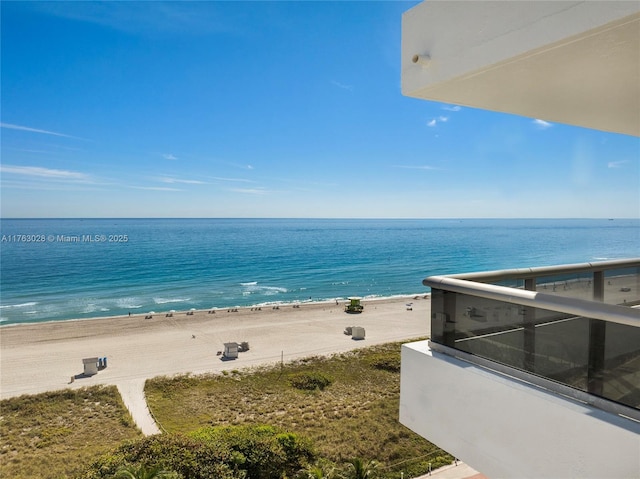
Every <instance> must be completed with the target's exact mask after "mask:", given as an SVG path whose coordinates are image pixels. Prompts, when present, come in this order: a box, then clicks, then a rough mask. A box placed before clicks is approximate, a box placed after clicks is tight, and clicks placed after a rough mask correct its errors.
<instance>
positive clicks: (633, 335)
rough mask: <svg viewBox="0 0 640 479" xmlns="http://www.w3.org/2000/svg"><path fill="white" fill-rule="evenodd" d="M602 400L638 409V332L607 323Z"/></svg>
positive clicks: (639, 366) (639, 386) (639, 364)
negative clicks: (606, 399) (605, 399)
mask: <svg viewBox="0 0 640 479" xmlns="http://www.w3.org/2000/svg"><path fill="white" fill-rule="evenodd" d="M604 351H605V353H604V361H605V363H604V371H603V391H602V396H604V397H606V398H608V399H612V400H614V401H616V402H619V403H622V404H625V405H627V406H631V407H634V408H636V409H640V328H630V327H628V326H623V325H620V324H616V323H607V325H606V332H605V349H604Z"/></svg>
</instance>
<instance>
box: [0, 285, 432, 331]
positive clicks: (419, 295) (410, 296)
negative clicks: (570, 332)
mask: <svg viewBox="0 0 640 479" xmlns="http://www.w3.org/2000/svg"><path fill="white" fill-rule="evenodd" d="M427 297H431V292H422V293H413V294H394V295H391V296H375V295H374V296H362V300H363V301H371V302H375V301H394V300H403V301H407V300H413V299H418V298H420V299H426V298H427ZM336 301H339V302H340V304H344V303H345V302H346V301H347V298H346V297H345V298H335V299H323V300H317V301H315V300H311V301H310V300H302V301H293V302H277V301H270V302H266V303H257V304H252V305H245V306H243V305H235V306H216V307H211V308H207V309H180V310H177V309H175V310H166V311H164V310H163V311H160V310H159V311H154V312H153V313H152V314H153V315H161V314H168V313H170V312H173V313H174V314H183V313H187V312H188V311H194V312H200V313H202V312H208V311H211V310H214V311H227V310H229V309H238V310H240V309H243V310H244V309H255V308H267V309H270V308H271V307H275V306H278V307H285V308H286V307H290V306H293V305H305V306H306V305H326V304H335V302H336ZM148 314H149V312H137V310H136V312H134V313H130V314H129V315H127V314H114V315H112V316H89V317H86V318H77V317H72V318H66V319H62V318H60V319H45V320H41V321H22V322H11V323H6V321H0V330H2V329H4V328H10V327H16V326H27V325H36V324H48V323H63V322H69V321H94V320H105V319H116V318H129V317H131V318H133V317H139V316H147V315H148Z"/></svg>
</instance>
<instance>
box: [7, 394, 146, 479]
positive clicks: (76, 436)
mask: <svg viewBox="0 0 640 479" xmlns="http://www.w3.org/2000/svg"><path fill="white" fill-rule="evenodd" d="M0 437H2V446H1V448H0V477H6V478H13V479H22V478H25V479H26V478H29V479H33V478H60V477H73V476H77V475H78V474H80V473H81V471H82V470H83V469H84V468H85V467H86V465H87V463H88V462H90V461H92V460H94V459H96V458H97V457H99V456H100V455H102V454H104V453H105V452H106V451H108V450H110V449H113V448H114V447H115V446H117V445H118V444H120V443H121V442H122V441H124V440H126V439H133V438H136V437H141V434H140V432H139V431H138V429H137V428H136V427H135V425H134V424H133V422H132V420H131V417H130V416H129V413H128V411H127V410H126V408H125V407H124V404H123V403H122V399H121V398H120V394H119V393H118V391H117V389H116V388H115V387H114V386H110V387H102V386H96V387H92V388H87V389H78V390H70V389H69V390H65V391H57V392H51V393H44V394H38V395H33V396H21V397H17V398H12V399H6V400H3V401H0Z"/></svg>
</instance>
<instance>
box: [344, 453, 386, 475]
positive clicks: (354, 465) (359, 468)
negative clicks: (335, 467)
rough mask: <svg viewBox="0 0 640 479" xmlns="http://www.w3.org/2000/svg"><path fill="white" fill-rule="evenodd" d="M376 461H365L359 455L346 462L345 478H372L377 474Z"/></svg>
mask: <svg viewBox="0 0 640 479" xmlns="http://www.w3.org/2000/svg"><path fill="white" fill-rule="evenodd" d="M377 467H378V463H377V462H376V461H373V460H371V461H365V460H363V459H361V458H359V457H356V458H353V459H351V460H350V461H349V462H347V470H346V472H345V479H374V478H375V477H376V476H377V470H376V469H377Z"/></svg>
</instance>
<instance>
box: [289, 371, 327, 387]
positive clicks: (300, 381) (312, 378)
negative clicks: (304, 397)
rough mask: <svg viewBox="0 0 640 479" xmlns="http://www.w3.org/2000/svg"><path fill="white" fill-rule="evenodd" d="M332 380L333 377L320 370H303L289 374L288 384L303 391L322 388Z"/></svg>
mask: <svg viewBox="0 0 640 479" xmlns="http://www.w3.org/2000/svg"><path fill="white" fill-rule="evenodd" d="M332 382H333V378H331V377H330V376H328V375H326V374H324V373H321V372H303V373H296V374H291V375H290V376H289V384H291V386H293V387H294V388H296V389H301V390H304V391H315V390H316V389H319V390H320V391H322V390H324V388H326V387H327V386H329V385H330V384H331V383H332Z"/></svg>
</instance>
